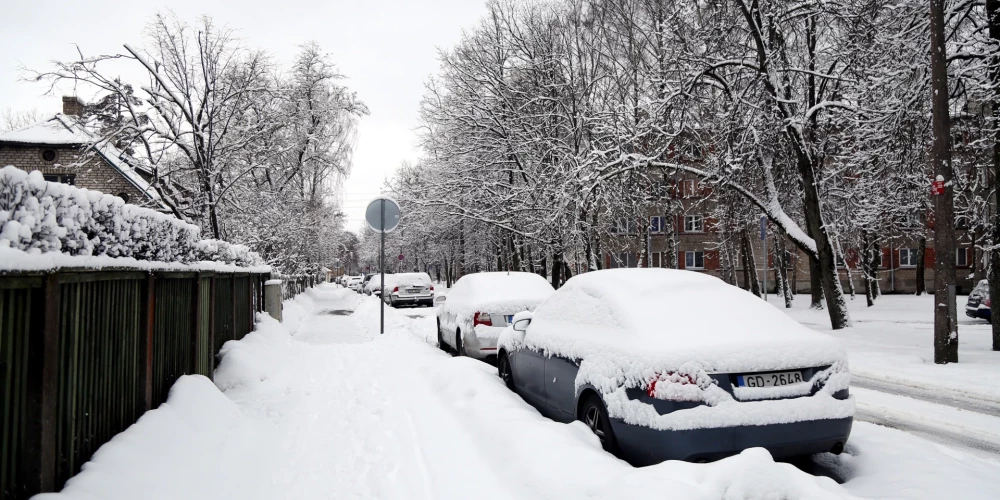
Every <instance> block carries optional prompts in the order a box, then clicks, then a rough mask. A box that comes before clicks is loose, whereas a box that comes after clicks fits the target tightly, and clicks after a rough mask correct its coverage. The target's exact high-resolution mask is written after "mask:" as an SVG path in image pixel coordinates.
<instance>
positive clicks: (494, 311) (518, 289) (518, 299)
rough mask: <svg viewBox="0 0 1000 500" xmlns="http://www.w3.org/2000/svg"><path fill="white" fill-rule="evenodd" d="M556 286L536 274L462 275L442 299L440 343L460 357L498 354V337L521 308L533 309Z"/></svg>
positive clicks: (439, 318)
mask: <svg viewBox="0 0 1000 500" xmlns="http://www.w3.org/2000/svg"><path fill="white" fill-rule="evenodd" d="M553 291H554V290H553V289H552V285H550V284H549V282H548V281H546V280H545V278H542V277H541V276H539V275H537V274H534V273H520V272H510V273H506V272H496V273H475V274H468V275H465V276H463V277H462V278H460V279H459V280H458V281H457V282H455V285H454V286H453V287H452V288H451V291H450V292H449V293H448V295H447V297H446V298H443V299H440V298H439V299H438V300H439V301H441V300H443V302H441V307H440V308H439V309H438V313H437V320H438V321H437V324H438V346H439V347H440V348H441V349H442V350H445V351H447V350H449V349H454V350H455V352H457V353H458V354H459V355H460V356H470V357H473V358H479V359H483V358H486V357H487V356H491V355H495V354H496V350H497V337H499V336H500V333H501V332H502V331H503V330H504V329H505V328H506V327H507V324H508V323H510V321H511V319H512V317H513V315H514V314H515V313H517V312H520V311H525V310H529V311H530V310H533V309H534V308H535V306H537V305H538V304H540V303H541V302H542V301H544V300H545V299H547V298H549V296H550V295H552V292H553Z"/></svg>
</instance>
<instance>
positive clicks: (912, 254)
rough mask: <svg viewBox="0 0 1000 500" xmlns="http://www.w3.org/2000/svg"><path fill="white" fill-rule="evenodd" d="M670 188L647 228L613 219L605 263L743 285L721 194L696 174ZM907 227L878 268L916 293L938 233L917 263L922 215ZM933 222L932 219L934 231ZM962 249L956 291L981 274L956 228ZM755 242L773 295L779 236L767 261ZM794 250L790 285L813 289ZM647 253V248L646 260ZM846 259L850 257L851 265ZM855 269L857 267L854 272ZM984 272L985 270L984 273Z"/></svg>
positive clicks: (929, 271) (930, 277)
mask: <svg viewBox="0 0 1000 500" xmlns="http://www.w3.org/2000/svg"><path fill="white" fill-rule="evenodd" d="M665 183H666V185H667V187H666V188H665V189H662V190H660V191H661V192H662V194H661V195H659V196H658V198H659V199H660V203H656V202H654V205H658V206H656V208H653V209H651V210H649V211H648V214H647V217H648V220H649V222H648V224H649V226H648V232H647V228H646V227H642V221H641V220H635V221H631V220H625V219H623V220H618V221H614V224H613V227H614V228H615V230H614V232H613V233H614V234H612V235H611V236H610V237H608V238H605V239H604V240H603V241H602V250H603V262H602V265H603V266H604V268H606V269H607V268H616V267H641V266H644V265H647V263H648V265H649V266H650V267H676V268H677V269H687V270H692V271H697V272H703V273H709V274H712V275H715V276H718V277H719V278H722V279H724V280H726V281H728V282H731V283H735V284H737V285H738V286H742V287H745V286H746V284H745V283H744V281H745V280H744V277H743V274H744V272H743V265H742V262H741V259H740V258H739V254H738V252H730V254H729V255H726V254H725V252H724V250H723V247H722V246H721V240H722V235H721V234H720V232H719V228H718V227H717V221H716V220H714V219H712V217H711V216H710V214H711V213H712V212H713V210H714V209H715V206H716V203H718V199H717V197H716V196H715V193H714V192H713V190H712V188H711V187H708V186H705V185H703V184H702V183H701V182H700V181H699V180H698V179H696V178H692V177H685V176H678V177H677V178H675V179H667V180H666V181H665ZM912 220H913V222H912V224H911V228H910V229H909V230H904V231H903V232H901V233H900V234H896V235H894V236H892V237H891V238H889V239H888V240H887V242H886V243H884V245H883V247H882V262H881V264H880V266H879V270H878V277H879V285H880V288H881V290H882V291H883V293H893V292H898V293H913V292H914V291H915V290H916V274H917V268H918V266H922V267H923V268H924V281H925V285H926V289H927V290H932V289H933V286H934V269H933V268H934V248H933V245H934V241H933V239H932V236H933V231H930V230H928V231H926V236H927V240H926V241H927V247H926V248H925V250H924V253H923V259H922V261H918V259H919V252H918V249H917V247H918V246H919V242H920V236H921V235H920V233H921V231H920V224H921V223H920V222H919V220H920V217H916V216H915V217H913V218H912ZM930 227H933V221H931V222H930V223H929V227H928V229H930ZM957 235H958V238H957V241H958V246H959V248H958V249H957V251H956V255H955V263H956V266H957V268H958V273H957V276H958V279H957V283H956V285H957V289H958V292H959V293H968V292H969V291H970V290H971V289H972V287H973V286H974V285H975V283H976V282H977V279H976V278H975V276H974V275H975V274H976V273H975V260H976V258H977V257H978V255H976V254H975V250H974V248H973V245H972V244H971V242H970V241H969V236H968V235H967V234H966V231H965V230H963V229H959V230H958V231H957ZM750 244H751V247H752V249H753V257H754V261H755V269H753V270H752V271H751V272H756V273H757V276H758V279H759V280H761V281H763V280H764V272H765V260H766V262H767V267H766V269H767V288H768V291H769V293H773V292H774V290H775V282H776V277H775V269H774V251H775V249H774V239H773V233H772V232H771V231H768V246H769V248H768V251H767V257H766V259H765V253H764V246H763V243H762V242H761V240H760V237H759V235H758V234H754V235H752V237H751V238H750ZM785 250H786V251H787V252H788V257H789V258H788V263H789V265H788V269H787V277H788V280H789V285H790V286H791V288H792V290H793V291H794V292H796V293H808V292H810V279H809V262H808V257H807V256H806V254H805V253H803V252H802V251H801V250H799V249H798V248H797V247H796V246H795V245H794V244H793V243H792V242H791V241H786V244H785ZM646 252H648V253H649V255H648V260H647V257H646V255H645V254H646ZM844 254H845V259H843V260H840V261H839V262H838V265H839V266H840V268H841V271H840V276H841V282H842V285H843V287H844V290H845V292H846V291H848V290H849V289H850V284H849V283H848V277H849V275H850V277H851V279H853V281H854V286H855V288H856V289H857V292H858V293H863V285H864V284H863V282H862V274H861V272H860V268H859V263H858V260H859V259H858V256H859V251H858V249H855V248H845V249H844ZM673 255H676V264H674V265H671V262H672V259H671V258H670V257H671V256H673ZM845 260H846V262H845ZM847 268H850V270H851V272H850V274H849V273H848V269H847ZM980 274H981V272H980Z"/></svg>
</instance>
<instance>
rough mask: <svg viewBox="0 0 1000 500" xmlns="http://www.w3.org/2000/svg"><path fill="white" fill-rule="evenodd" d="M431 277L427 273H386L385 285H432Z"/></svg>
mask: <svg viewBox="0 0 1000 500" xmlns="http://www.w3.org/2000/svg"><path fill="white" fill-rule="evenodd" d="M430 284H431V277H430V276H429V275H428V274H427V273H396V274H386V275H385V286H386V287H387V288H386V290H388V287H389V286H407V285H428V286H429V285H430Z"/></svg>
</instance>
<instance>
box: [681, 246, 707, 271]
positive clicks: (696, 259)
mask: <svg viewBox="0 0 1000 500" xmlns="http://www.w3.org/2000/svg"><path fill="white" fill-rule="evenodd" d="M684 268H685V269H705V252H702V251H701V250H697V251H694V252H684Z"/></svg>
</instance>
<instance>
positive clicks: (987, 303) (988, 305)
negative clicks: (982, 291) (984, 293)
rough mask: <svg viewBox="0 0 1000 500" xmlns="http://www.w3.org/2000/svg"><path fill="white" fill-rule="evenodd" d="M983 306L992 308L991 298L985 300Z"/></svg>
mask: <svg viewBox="0 0 1000 500" xmlns="http://www.w3.org/2000/svg"><path fill="white" fill-rule="evenodd" d="M983 305H984V306H986V307H990V306H991V304H990V298H989V297H986V298H985V299H984V300H983Z"/></svg>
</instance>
